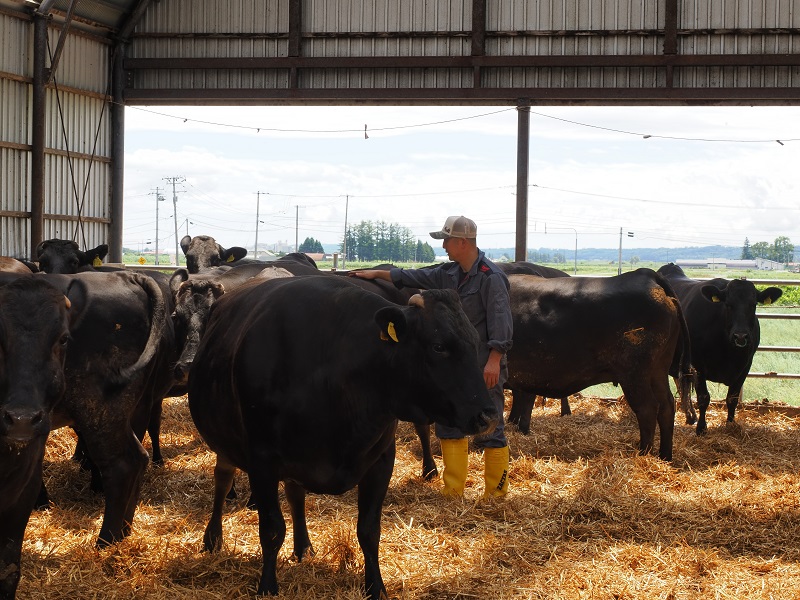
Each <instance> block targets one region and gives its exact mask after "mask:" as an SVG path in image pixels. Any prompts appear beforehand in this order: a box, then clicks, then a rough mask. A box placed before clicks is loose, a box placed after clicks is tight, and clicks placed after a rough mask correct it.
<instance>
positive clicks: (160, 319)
mask: <svg viewBox="0 0 800 600" xmlns="http://www.w3.org/2000/svg"><path fill="white" fill-rule="evenodd" d="M127 275H128V276H129V277H130V278H131V280H132V283H134V284H136V285H139V286H140V287H141V288H142V289H143V290H144V291H145V293H146V294H147V297H148V299H149V301H150V334H149V336H148V338H147V343H146V344H145V346H144V349H143V350H142V353H141V354H140V355H139V358H138V359H136V362H135V363H133V364H132V365H129V366H127V367H123V368H122V369H120V370H119V373H117V375H116V377H114V378H112V381H111V382H110V383H111V384H112V385H120V386H123V385H127V384H128V383H130V382H131V380H132V379H133V378H134V377H135V376H136V375H137V374H138V373H139V372H140V371H141V370H142V369H144V368H145V367H146V366H147V365H148V364H150V361H151V360H152V359H153V357H154V356H155V354H156V352H157V351H158V348H159V346H160V344H161V338H162V337H163V335H164V330H165V328H166V323H167V308H166V302H165V301H164V295H163V294H162V293H161V288H160V287H159V285H158V284H157V283H156V281H155V280H154V279H153V278H152V277H148V276H147V275H142V274H141V273H128V274H127Z"/></svg>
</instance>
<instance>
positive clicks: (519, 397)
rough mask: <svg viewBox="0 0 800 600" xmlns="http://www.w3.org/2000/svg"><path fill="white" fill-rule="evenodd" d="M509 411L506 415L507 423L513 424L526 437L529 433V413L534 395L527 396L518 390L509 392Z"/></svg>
mask: <svg viewBox="0 0 800 600" xmlns="http://www.w3.org/2000/svg"><path fill="white" fill-rule="evenodd" d="M511 397H512V400H511V411H510V412H509V413H508V422H509V423H514V424H515V425H516V426H517V428H518V429H519V430H520V432H522V433H524V434H525V435H528V434H529V433H530V432H531V413H532V412H533V403H534V402H535V401H536V395H535V394H529V393H528V392H523V391H521V390H518V389H512V390H511Z"/></svg>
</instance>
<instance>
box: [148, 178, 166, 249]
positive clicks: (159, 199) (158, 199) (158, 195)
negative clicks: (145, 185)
mask: <svg viewBox="0 0 800 600" xmlns="http://www.w3.org/2000/svg"><path fill="white" fill-rule="evenodd" d="M153 194H155V196H156V264H158V203H159V202H163V201H164V196H162V195H161V188H156V189H155V191H154V192H150V195H151V196H152V195H153Z"/></svg>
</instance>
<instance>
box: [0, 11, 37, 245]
mask: <svg viewBox="0 0 800 600" xmlns="http://www.w3.org/2000/svg"><path fill="white" fill-rule="evenodd" d="M30 34H31V31H30V23H27V22H25V21H22V20H20V19H17V18H14V17H11V16H7V15H2V14H0V39H2V40H3V42H2V43H3V46H4V47H5V48H20V49H21V52H0V72H3V73H6V74H8V75H6V76H4V77H2V78H0V210H2V211H9V212H28V211H30V161H29V159H30V151H29V150H28V149H27V148H26V144H28V143H29V137H30V133H29V125H28V90H29V84H28V83H26V82H25V79H24V78H25V76H26V74H27V73H28V71H29V64H30V54H29V48H30V44H29V42H28V40H29V36H30ZM28 232H29V226H28V220H27V219H24V218H22V217H15V216H3V215H2V214H0V254H3V255H6V256H9V255H10V256H27V254H28V251H27V243H28Z"/></svg>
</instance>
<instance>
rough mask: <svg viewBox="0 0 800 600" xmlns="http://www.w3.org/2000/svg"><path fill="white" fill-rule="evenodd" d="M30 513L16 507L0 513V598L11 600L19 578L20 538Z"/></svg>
mask: <svg viewBox="0 0 800 600" xmlns="http://www.w3.org/2000/svg"><path fill="white" fill-rule="evenodd" d="M30 513H31V511H30V510H29V509H28V508H25V507H23V506H20V505H16V506H14V507H13V508H11V509H10V510H8V511H5V512H4V513H0V598H2V599H3V600H6V599H8V600H13V598H14V595H15V594H16V590H17V585H18V584H19V577H20V561H21V559H22V538H23V536H24V535H25V526H26V525H27V524H28V518H29V517H30Z"/></svg>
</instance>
